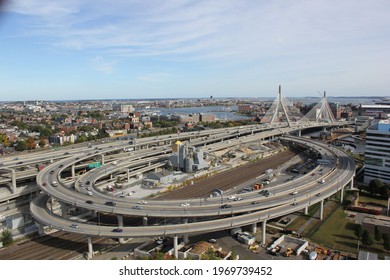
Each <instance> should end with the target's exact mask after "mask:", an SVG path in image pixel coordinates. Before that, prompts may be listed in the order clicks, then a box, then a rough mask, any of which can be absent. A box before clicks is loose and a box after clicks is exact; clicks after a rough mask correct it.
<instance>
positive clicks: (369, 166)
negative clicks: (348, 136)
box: [364, 120, 390, 183]
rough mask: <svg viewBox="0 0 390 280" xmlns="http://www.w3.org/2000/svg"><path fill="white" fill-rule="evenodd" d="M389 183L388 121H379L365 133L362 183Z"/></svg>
mask: <svg viewBox="0 0 390 280" xmlns="http://www.w3.org/2000/svg"><path fill="white" fill-rule="evenodd" d="M373 179H379V180H381V181H382V182H384V183H390V120H381V121H379V122H378V123H377V124H376V125H373V126H371V127H370V128H369V129H367V131H366V151H365V169H364V182H366V183H369V182H370V181H371V180H373Z"/></svg>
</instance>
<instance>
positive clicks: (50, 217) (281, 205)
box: [31, 127, 355, 238]
mask: <svg viewBox="0 0 390 280" xmlns="http://www.w3.org/2000/svg"><path fill="white" fill-rule="evenodd" d="M240 130H241V131H243V129H240ZM253 130H254V129H253V127H252V129H250V130H249V131H246V132H247V134H246V136H245V138H241V137H236V136H234V135H233V137H231V136H232V133H231V132H230V133H229V132H228V131H227V130H225V133H223V131H222V132H221V133H220V134H216V135H210V136H208V137H207V138H208V139H202V138H201V137H199V138H197V139H195V138H194V140H192V143H194V144H200V145H204V143H202V141H205V140H209V141H210V138H211V139H212V140H214V141H213V142H214V144H212V145H210V144H209V145H210V146H209V145H208V147H207V149H209V148H211V149H213V150H214V149H215V150H216V149H221V148H225V147H227V146H230V145H237V144H238V143H240V142H241V143H242V142H251V141H258V140H259V139H267V138H270V137H273V136H274V135H284V134H286V133H288V132H290V131H291V130H297V127H295V128H294V129H292V128H288V127H284V128H276V129H273V130H263V131H262V132H257V133H256V132H251V131H253ZM228 133H229V134H230V135H231V136H230V138H228V137H229V136H228V135H227V134H228ZM236 133H237V129H236ZM240 133H242V132H240ZM203 137H204V136H203ZM234 138H237V139H234ZM221 139H222V140H223V139H231V140H229V141H222V140H221ZM284 140H285V141H293V142H296V143H300V144H301V145H305V146H307V147H308V148H311V149H313V150H316V151H317V152H318V153H319V154H320V155H321V157H322V158H324V159H328V160H329V162H332V164H330V165H329V166H324V167H323V168H322V169H323V171H322V174H323V175H322V176H321V177H317V176H316V177H315V178H313V177H312V176H303V177H301V178H298V179H296V180H292V181H290V182H288V183H287V182H286V183H283V184H280V185H278V186H275V187H273V190H274V194H273V195H272V196H270V197H264V196H262V195H260V194H257V193H250V194H243V195H242V196H243V198H244V199H243V200H241V201H235V202H229V207H223V206H222V205H221V199H220V198H208V199H205V200H204V201H203V202H202V203H199V199H196V200H195V199H194V200H192V199H188V200H186V201H177V200H153V201H152V200H149V201H147V203H146V204H140V202H139V201H138V200H135V199H129V198H126V199H123V198H117V197H113V196H108V195H105V194H103V193H101V192H99V191H97V190H95V189H93V188H92V189H91V190H92V196H91V195H88V193H86V192H85V191H83V189H84V188H85V187H80V186H79V184H80V183H81V184H83V185H84V184H85V183H87V182H89V183H88V184H89V185H90V186H94V183H95V182H97V181H98V180H104V178H105V177H107V176H109V174H111V173H112V172H116V171H117V170H119V169H121V168H124V167H126V166H127V167H126V168H128V166H130V165H132V166H136V165H145V164H146V163H148V162H151V160H152V159H153V160H156V162H158V161H159V160H163V159H164V152H166V148H165V147H164V148H161V147H160V146H158V147H157V149H156V150H152V151H154V152H152V153H151V155H149V156H146V154H145V152H144V153H143V154H145V157H137V156H136V157H135V158H131V159H130V160H129V161H128V162H127V163H125V162H126V160H123V162H115V163H114V164H113V163H111V164H108V165H107V166H106V167H104V168H99V169H95V170H94V171H93V172H90V174H88V173H87V174H86V175H84V176H83V177H82V178H81V179H80V178H79V179H78V180H77V181H76V186H77V187H76V188H75V190H73V189H69V188H68V187H66V186H65V185H63V184H61V172H63V171H64V170H65V169H66V168H68V167H69V166H71V165H74V164H75V162H77V161H81V160H83V159H85V158H86V157H88V154H87V155H85V153H81V154H77V155H73V156H71V157H68V158H66V159H63V160H60V161H58V162H56V163H53V164H52V165H50V166H49V167H47V168H45V169H44V170H43V171H42V172H40V173H39V174H38V176H37V183H38V185H39V186H40V187H41V188H42V190H44V192H45V193H47V194H48V195H49V196H52V197H55V198H56V199H57V200H59V201H61V202H64V203H66V204H69V205H77V206H78V207H82V208H86V209H90V210H92V211H98V212H107V213H114V214H116V215H118V221H119V222H118V226H102V225H99V224H87V223H82V222H75V221H73V220H69V219H67V218H66V216H65V217H61V216H58V215H55V214H53V213H51V211H50V210H49V208H48V207H47V201H48V198H49V196H48V195H46V194H42V195H40V196H39V197H37V198H36V199H35V200H34V201H33V203H32V204H31V213H32V215H33V216H34V218H35V219H36V220H37V221H39V222H40V223H42V224H46V225H50V226H52V227H54V228H57V229H60V230H65V231H70V232H78V233H81V234H85V235H87V236H106V237H117V238H121V237H131V236H161V235H172V236H177V235H182V234H195V233H200V232H208V231H217V230H221V229H226V228H232V227H238V226H243V225H249V224H256V223H258V222H263V224H265V223H266V221H267V220H268V219H272V218H275V217H279V216H282V215H285V214H287V213H291V212H294V211H297V210H301V209H304V208H306V207H308V206H309V205H312V204H314V203H318V202H320V203H323V200H324V199H325V198H326V197H329V196H330V195H332V194H334V193H336V192H337V191H339V190H341V189H343V188H344V186H346V185H347V184H348V183H349V182H351V180H352V178H353V176H354V172H355V167H354V162H353V160H352V159H350V158H349V157H348V156H347V155H346V154H344V153H343V152H341V151H339V150H337V149H334V148H332V147H329V146H328V145H326V144H321V143H318V142H315V141H310V140H307V139H302V138H290V137H285V138H284ZM196 142H198V143H196ZM99 152H100V151H99ZM154 153H155V154H154ZM134 154H135V153H134ZM158 155H160V156H158ZM53 181H55V182H56V183H54V185H53ZM319 181H320V182H322V183H320V182H319ZM293 191H296V194H295V195H292V194H291V193H292V192H293ZM182 205H187V206H182ZM321 205H322V204H321ZM123 215H129V216H140V217H144V218H147V217H173V218H174V217H176V218H182V223H175V224H164V225H160V226H159V225H153V226H147V225H146V226H139V227H131V226H126V225H123V223H122V222H121V220H122V219H123V218H121V216H123ZM194 217H196V218H198V221H197V222H193V221H192V222H188V221H189V219H188V218H194ZM202 217H207V220H202ZM192 220H194V219H192ZM118 228H119V230H117V229H118Z"/></svg>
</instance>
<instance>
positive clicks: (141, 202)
mask: <svg viewBox="0 0 390 280" xmlns="http://www.w3.org/2000/svg"><path fill="white" fill-rule="evenodd" d="M137 203H138V204H146V203H147V202H146V201H145V200H140V201H138V202H137Z"/></svg>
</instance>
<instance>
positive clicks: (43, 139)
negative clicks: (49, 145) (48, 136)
mask: <svg viewBox="0 0 390 280" xmlns="http://www.w3.org/2000/svg"><path fill="white" fill-rule="evenodd" d="M38 145H39V147H41V148H43V147H45V146H46V141H45V138H43V137H41V138H40V139H39V144H38Z"/></svg>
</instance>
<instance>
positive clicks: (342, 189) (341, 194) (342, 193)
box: [340, 187, 344, 203]
mask: <svg viewBox="0 0 390 280" xmlns="http://www.w3.org/2000/svg"><path fill="white" fill-rule="evenodd" d="M343 200H344V187H342V188H341V190H340V203H343Z"/></svg>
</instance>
